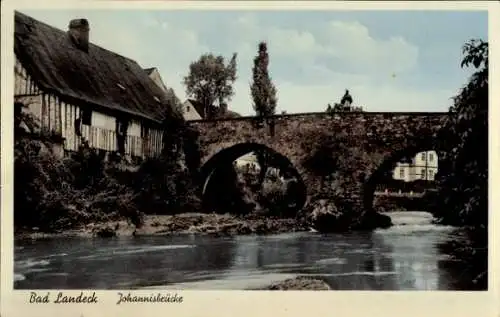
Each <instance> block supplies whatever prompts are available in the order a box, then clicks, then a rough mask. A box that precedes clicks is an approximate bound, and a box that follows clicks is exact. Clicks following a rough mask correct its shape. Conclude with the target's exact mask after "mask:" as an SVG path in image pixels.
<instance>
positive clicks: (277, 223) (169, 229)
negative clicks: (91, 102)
mask: <svg viewBox="0 0 500 317" xmlns="http://www.w3.org/2000/svg"><path fill="white" fill-rule="evenodd" d="M308 230H310V229H309V227H308V226H307V225H306V224H305V223H303V222H300V221H297V220H296V219H295V218H272V217H256V216H253V217H237V216H233V215H229V214H223V215H220V214H201V213H185V214H178V215H173V216H172V215H168V216H167V215H148V216H146V217H145V219H144V225H143V226H142V227H141V228H136V227H135V226H133V225H131V224H129V223H127V222H126V221H112V222H108V223H98V224H89V225H86V226H84V227H81V228H78V229H72V230H65V231H62V232H56V233H44V232H39V231H38V230H37V228H31V229H28V230H26V229H25V230H18V231H17V232H16V238H31V239H39V238H48V237H70V236H76V237H113V236H150V235H175V234H186V233H195V234H211V235H218V236H227V235H244V234H276V233H284V232H298V231H308Z"/></svg>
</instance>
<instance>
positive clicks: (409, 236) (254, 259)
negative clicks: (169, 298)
mask: <svg viewBox="0 0 500 317" xmlns="http://www.w3.org/2000/svg"><path fill="white" fill-rule="evenodd" d="M387 214H388V215H390V216H391V218H392V220H393V223H394V224H395V225H394V226H393V227H391V228H389V229H380V230H376V231H374V232H368V233H367V232H365V233H360V232H353V233H346V234H319V233H313V232H303V233H290V234H279V235H267V236H236V237H210V236H196V235H184V236H151V237H123V238H115V239H85V238H71V239H66V238H64V239H62V238H55V239H46V240H22V241H20V240H16V241H15V252H14V253H15V255H14V261H15V262H14V270H15V274H14V280H15V281H14V287H15V288H16V289H138V288H158V289H160V288H161V289H232V290H235V289H237V290H242V289H252V288H260V287H264V286H266V285H269V284H270V283H272V282H276V281H280V280H283V279H287V278H291V277H295V276H297V275H301V276H304V275H310V276H314V277H318V278H321V279H323V280H324V281H326V282H327V283H328V284H329V285H330V286H331V287H332V288H333V289H338V290H457V289H460V282H461V281H460V277H461V274H460V271H457V270H454V269H453V261H452V260H451V259H450V257H449V255H447V254H444V253H442V252H441V251H439V250H440V248H438V245H439V244H441V243H443V242H446V241H448V240H451V239H454V238H455V237H456V230H457V229H454V228H451V227H446V226H439V225H434V224H432V223H431V221H432V216H431V215H430V214H429V213H426V212H407V211H405V212H390V213H387Z"/></svg>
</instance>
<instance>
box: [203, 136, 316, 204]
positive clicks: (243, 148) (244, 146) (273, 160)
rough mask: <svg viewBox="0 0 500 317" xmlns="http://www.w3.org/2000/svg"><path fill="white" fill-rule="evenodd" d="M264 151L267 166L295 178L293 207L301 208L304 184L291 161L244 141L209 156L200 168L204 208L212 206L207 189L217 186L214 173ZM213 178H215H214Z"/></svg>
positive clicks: (254, 143)
mask: <svg viewBox="0 0 500 317" xmlns="http://www.w3.org/2000/svg"><path fill="white" fill-rule="evenodd" d="M252 152H254V153H255V152H257V153H266V157H267V163H268V165H269V166H272V167H277V168H279V169H280V171H281V172H283V174H284V176H285V178H291V179H295V186H294V195H293V196H294V202H295V204H294V207H293V208H294V209H296V211H298V210H300V209H302V207H303V206H304V205H305V203H306V200H307V190H306V185H305V183H304V181H303V179H302V176H301V175H300V173H299V172H298V171H297V169H296V167H295V166H294V165H293V163H292V162H291V161H290V160H289V159H288V158H287V157H286V156H284V155H282V154H280V153H279V152H277V151H275V150H273V149H272V148H270V147H268V146H266V145H264V144H260V143H256V142H244V143H238V144H235V145H232V146H229V147H226V148H224V149H222V150H220V151H218V152H217V153H216V154H214V155H213V156H212V157H210V158H209V159H208V160H207V161H206V162H205V163H204V164H203V165H202V166H201V168H200V185H201V186H200V194H201V198H202V201H203V204H204V206H205V207H206V208H212V207H213V206H212V205H213V202H212V200H214V197H210V194H209V191H210V188H211V187H212V186H218V185H220V184H217V177H216V175H217V174H218V173H219V172H221V171H222V170H223V169H226V168H229V167H231V166H232V163H233V162H234V161H235V160H237V159H238V158H240V157H242V156H244V155H246V154H249V153H252ZM214 179H215V180H214Z"/></svg>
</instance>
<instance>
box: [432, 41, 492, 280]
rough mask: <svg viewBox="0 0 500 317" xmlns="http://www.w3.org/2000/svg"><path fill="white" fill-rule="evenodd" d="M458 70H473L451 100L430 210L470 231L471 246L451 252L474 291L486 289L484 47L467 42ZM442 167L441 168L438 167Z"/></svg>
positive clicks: (486, 142) (486, 61)
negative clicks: (440, 171) (446, 168)
mask: <svg viewBox="0 0 500 317" xmlns="http://www.w3.org/2000/svg"><path fill="white" fill-rule="evenodd" d="M463 54H464V58H463V60H462V63H461V67H470V66H472V67H474V68H475V72H474V73H473V74H472V76H471V77H470V79H469V82H468V83H467V84H466V85H465V87H463V88H462V90H461V91H460V93H459V94H458V95H457V96H456V97H455V98H454V105H453V106H452V107H451V108H450V119H449V120H448V122H447V123H446V125H445V127H444V129H445V131H446V133H447V135H446V137H443V138H441V139H445V141H444V143H445V144H444V145H443V146H444V147H445V148H446V154H445V157H444V158H443V161H444V162H443V163H444V164H446V165H448V166H450V171H449V172H447V173H443V174H442V175H440V176H439V178H438V180H437V189H438V192H437V195H436V200H435V202H434V206H433V207H432V211H433V213H434V214H435V215H436V216H437V217H438V218H440V219H441V223H444V224H452V225H460V226H465V227H468V229H469V230H468V233H469V237H470V240H469V241H468V242H465V244H457V243H454V244H453V245H451V246H450V248H451V249H452V250H453V251H454V252H455V253H456V254H458V255H457V257H458V258H459V259H460V260H461V261H462V262H463V263H465V264H466V267H467V268H466V269H464V277H465V276H469V277H470V280H471V281H472V282H473V284H472V287H474V288H478V289H485V288H486V287H487V280H488V277H487V271H488V43H487V42H484V41H482V40H471V41H469V42H468V43H466V44H465V45H464V47H463ZM441 165H443V164H441V163H440V166H441Z"/></svg>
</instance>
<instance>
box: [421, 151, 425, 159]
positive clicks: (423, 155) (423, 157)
mask: <svg viewBox="0 0 500 317" xmlns="http://www.w3.org/2000/svg"><path fill="white" fill-rule="evenodd" d="M421 158H422V161H425V152H423V153H422V154H421Z"/></svg>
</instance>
